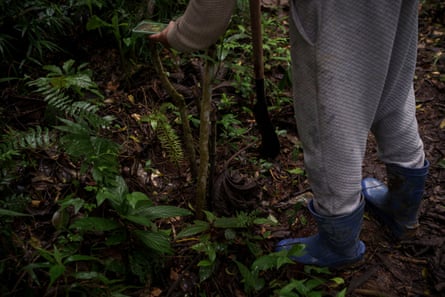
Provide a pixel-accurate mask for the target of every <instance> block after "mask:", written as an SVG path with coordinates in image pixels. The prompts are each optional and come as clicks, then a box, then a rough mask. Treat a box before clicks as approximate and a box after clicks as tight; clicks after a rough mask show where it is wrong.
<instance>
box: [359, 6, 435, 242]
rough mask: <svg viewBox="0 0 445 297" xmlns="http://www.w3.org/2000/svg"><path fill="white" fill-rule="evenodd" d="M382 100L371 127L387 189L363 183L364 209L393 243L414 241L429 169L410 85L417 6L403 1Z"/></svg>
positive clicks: (367, 181)
mask: <svg viewBox="0 0 445 297" xmlns="http://www.w3.org/2000/svg"><path fill="white" fill-rule="evenodd" d="M400 15H401V17H400V22H399V26H398V29H397V35H396V40H395V43H394V47H393V52H392V55H391V63H390V71H389V72H388V75H387V78H386V84H385V88H384V90H383V94H382V100H381V101H380V105H379V107H378V109H377V114H376V117H375V120H374V123H373V126H372V132H373V133H374V135H375V137H376V140H377V143H378V147H379V157H380V159H381V160H382V161H383V162H385V163H386V168H387V173H388V186H386V185H385V184H384V183H383V182H381V181H379V180H377V179H374V178H366V179H364V180H363V181H362V188H363V195H364V197H365V199H366V202H367V205H368V208H369V209H370V210H371V211H372V213H373V214H375V215H376V216H377V218H378V219H379V220H380V221H381V222H383V223H384V224H385V225H387V226H388V227H389V229H390V231H391V232H392V234H393V235H394V236H395V237H396V239H402V238H407V237H411V236H414V235H415V230H416V229H417V226H418V210H419V207H420V203H421V200H422V197H423V192H424V187H425V179H426V176H427V174H428V167H429V163H428V161H426V160H425V154H424V150H423V143H422V141H421V139H420V136H419V132H418V126H417V121H416V115H415V113H416V107H415V98H414V90H413V86H412V80H413V76H414V70H415V65H416V54H417V18H418V17H417V3H416V1H405V2H404V3H403V5H402V7H401V13H400Z"/></svg>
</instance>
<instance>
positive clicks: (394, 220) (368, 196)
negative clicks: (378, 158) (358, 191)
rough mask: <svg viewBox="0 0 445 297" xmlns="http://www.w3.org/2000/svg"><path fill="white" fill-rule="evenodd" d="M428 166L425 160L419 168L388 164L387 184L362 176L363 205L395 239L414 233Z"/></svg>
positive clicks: (417, 223)
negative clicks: (364, 202)
mask: <svg viewBox="0 0 445 297" xmlns="http://www.w3.org/2000/svg"><path fill="white" fill-rule="evenodd" d="M429 166H430V163H429V162H428V161H425V164H424V166H423V167H422V168H404V167H400V166H397V165H392V164H388V165H387V166H386V170H387V174H388V186H386V185H385V184H384V183H383V182H381V181H379V180H378V179H375V178H365V179H363V180H362V192H363V196H364V197H365V200H366V207H367V208H369V211H370V213H372V214H373V215H374V216H375V217H376V218H377V219H378V220H379V221H380V222H381V223H383V224H384V225H385V226H386V227H388V228H389V230H390V231H391V233H392V234H393V235H394V237H395V239H397V240H402V239H408V238H412V237H414V236H415V234H416V229H417V227H418V226H419V222H418V212H419V208H420V203H421V201H422V197H423V192H424V190H425V179H426V176H427V174H428V168H429Z"/></svg>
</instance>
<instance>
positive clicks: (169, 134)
mask: <svg viewBox="0 0 445 297" xmlns="http://www.w3.org/2000/svg"><path fill="white" fill-rule="evenodd" d="M162 116H164V115H162ZM164 117H165V116H164ZM156 130H157V132H158V134H157V135H158V138H159V141H160V142H161V146H162V147H163V148H164V150H165V151H166V153H167V156H168V157H169V159H170V160H171V161H172V162H175V163H176V164H179V162H181V161H182V160H183V159H184V152H183V150H182V146H181V141H180V139H179V137H178V135H177V134H176V131H175V130H174V129H173V128H172V126H171V125H170V124H169V123H168V121H167V118H166V117H165V121H164V120H162V121H160V123H159V124H158V126H157V129H156Z"/></svg>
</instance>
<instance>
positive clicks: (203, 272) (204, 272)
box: [199, 265, 215, 282]
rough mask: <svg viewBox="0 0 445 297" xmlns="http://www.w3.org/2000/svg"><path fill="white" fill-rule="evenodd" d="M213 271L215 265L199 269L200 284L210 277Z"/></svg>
mask: <svg viewBox="0 0 445 297" xmlns="http://www.w3.org/2000/svg"><path fill="white" fill-rule="evenodd" d="M214 269H215V265H210V266H201V267H199V280H200V282H203V281H205V280H206V279H208V278H209V277H211V276H212V273H213V270H214Z"/></svg>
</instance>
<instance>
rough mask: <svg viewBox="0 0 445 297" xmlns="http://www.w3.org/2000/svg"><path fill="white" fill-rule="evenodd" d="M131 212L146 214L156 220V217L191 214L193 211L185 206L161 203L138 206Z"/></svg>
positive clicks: (140, 214) (148, 217)
mask: <svg viewBox="0 0 445 297" xmlns="http://www.w3.org/2000/svg"><path fill="white" fill-rule="evenodd" d="M131 214H132V215H139V216H144V217H146V218H147V219H148V220H156V219H163V218H171V217H177V216H188V215H191V214H192V213H191V212H190V211H189V210H187V209H184V208H179V207H176V206H168V205H161V206H152V207H143V208H138V209H135V210H134V211H132V212H131Z"/></svg>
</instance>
